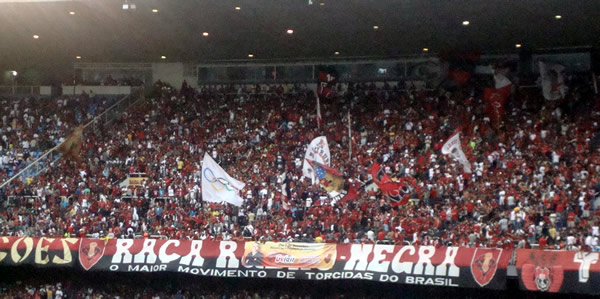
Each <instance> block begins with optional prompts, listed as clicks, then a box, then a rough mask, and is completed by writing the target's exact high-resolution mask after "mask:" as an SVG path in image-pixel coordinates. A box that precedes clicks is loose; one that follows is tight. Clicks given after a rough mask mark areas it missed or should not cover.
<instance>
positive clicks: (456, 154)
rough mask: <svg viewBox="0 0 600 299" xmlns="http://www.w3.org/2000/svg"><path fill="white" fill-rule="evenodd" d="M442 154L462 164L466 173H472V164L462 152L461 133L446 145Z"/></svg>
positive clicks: (455, 135) (457, 133) (449, 139)
mask: <svg viewBox="0 0 600 299" xmlns="http://www.w3.org/2000/svg"><path fill="white" fill-rule="evenodd" d="M442 154H444V155H450V156H451V157H452V158H454V159H456V160H457V161H458V162H459V163H460V164H462V166H463V168H464V169H465V172H467V173H471V163H470V162H469V160H468V159H467V156H466V155H465V152H463V150H462V146H461V145H460V132H456V133H455V134H454V135H452V136H451V137H450V138H448V141H446V143H444V145H443V146H442Z"/></svg>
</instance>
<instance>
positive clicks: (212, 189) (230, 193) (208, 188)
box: [202, 153, 246, 207]
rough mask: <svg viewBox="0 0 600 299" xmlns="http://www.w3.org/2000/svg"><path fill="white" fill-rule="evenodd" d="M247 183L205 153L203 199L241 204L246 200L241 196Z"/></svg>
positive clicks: (203, 162) (203, 161)
mask: <svg viewBox="0 0 600 299" xmlns="http://www.w3.org/2000/svg"><path fill="white" fill-rule="evenodd" d="M244 186H246V184H244V183H242V182H240V181H238V180H236V179H234V178H232V177H231V176H229V174H227V172H225V170H223V168H221V166H219V164H217V162H215V160H213V158H211V157H210V156H209V155H208V154H207V153H204V159H203V160H202V200H203V201H206V202H219V203H220V202H228V203H230V204H232V205H234V206H238V207H239V206H241V205H242V203H243V202H244V200H243V199H242V198H241V197H240V196H239V192H240V190H242V189H243V188H244Z"/></svg>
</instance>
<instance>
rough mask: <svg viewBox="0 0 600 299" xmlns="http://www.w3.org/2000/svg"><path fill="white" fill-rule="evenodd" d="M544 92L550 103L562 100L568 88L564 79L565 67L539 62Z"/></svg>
mask: <svg viewBox="0 0 600 299" xmlns="http://www.w3.org/2000/svg"><path fill="white" fill-rule="evenodd" d="M539 67H540V77H541V78H542V92H543V94H544V98H545V99H546V100H549V101H555V100H560V99H562V98H564V97H565V95H566V94H567V86H566V85H565V80H564V77H563V72H564V71H565V67H564V66H562V65H560V64H553V63H544V62H541V61H540V62H539Z"/></svg>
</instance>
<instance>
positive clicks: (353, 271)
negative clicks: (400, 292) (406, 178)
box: [0, 237, 512, 289]
mask: <svg viewBox="0 0 600 299" xmlns="http://www.w3.org/2000/svg"><path fill="white" fill-rule="evenodd" d="M511 254H512V251H511V250H503V249H484V248H459V247H441V248H436V247H434V246H395V245H362V244H327V243H276V242H266V243H258V242H233V241H221V242H216V241H200V240H189V241H188V240H185V241H180V240H156V239H136V240H131V239H111V240H102V239H58V238H56V239H53V238H18V237H0V265H21V264H33V265H36V266H41V267H51V266H52V267H55V266H64V267H76V268H79V267H81V268H80V269H83V270H85V271H114V272H158V271H170V272H181V273H190V274H195V275H204V276H216V277H257V278H265V277H269V278H282V279H308V280H330V279H362V280H372V281H380V282H391V283H403V284H417V285H432V286H436V285H437V286H451V287H475V288H479V287H485V288H494V289H504V288H505V287H506V267H507V265H508V262H509V260H510V257H511Z"/></svg>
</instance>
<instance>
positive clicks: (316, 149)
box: [302, 136, 331, 184]
mask: <svg viewBox="0 0 600 299" xmlns="http://www.w3.org/2000/svg"><path fill="white" fill-rule="evenodd" d="M330 159H331V155H330V154H329V145H328V144H327V137H325V136H319V137H317V138H315V139H313V140H312V141H311V142H310V144H309V145H308V148H307V149H306V154H305V155H304V164H303V165H302V175H303V176H304V177H306V178H309V179H311V180H312V183H313V184H315V183H316V182H317V176H316V173H315V169H314V168H313V167H312V166H311V165H310V163H309V161H308V160H310V161H314V162H317V163H321V164H322V165H325V166H331V161H330Z"/></svg>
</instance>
